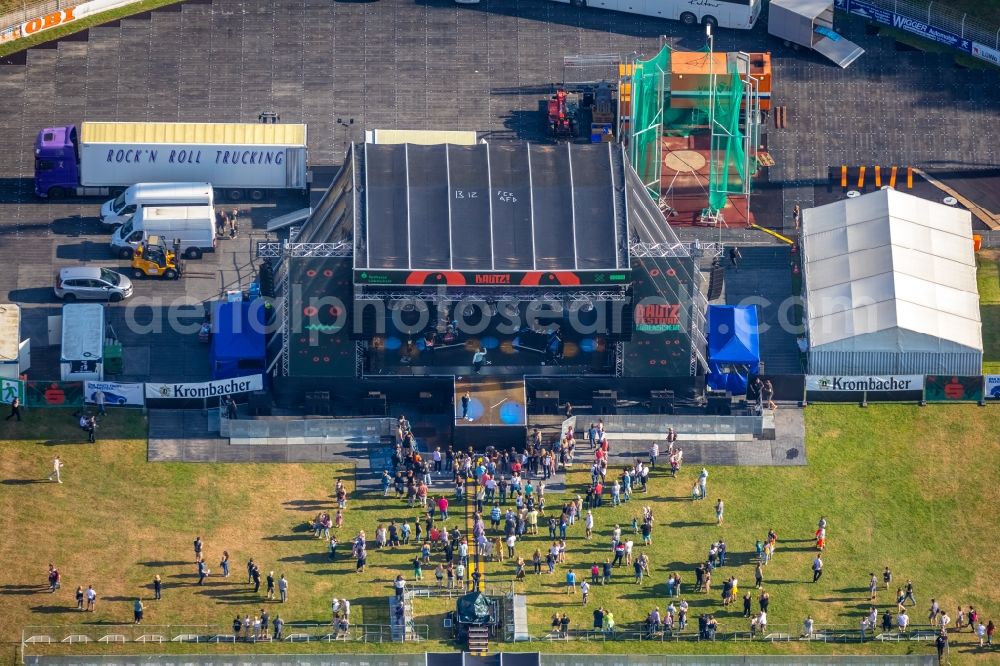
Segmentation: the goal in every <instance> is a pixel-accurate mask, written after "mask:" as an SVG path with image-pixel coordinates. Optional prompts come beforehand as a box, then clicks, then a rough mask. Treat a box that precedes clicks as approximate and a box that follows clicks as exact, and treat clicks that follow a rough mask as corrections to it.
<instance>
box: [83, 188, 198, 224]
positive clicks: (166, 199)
mask: <svg viewBox="0 0 1000 666" xmlns="http://www.w3.org/2000/svg"><path fill="white" fill-rule="evenodd" d="M214 205H215V196H214V194H213V192H212V185H211V183H136V184H135V185H133V186H132V187H130V188H128V189H127V190H125V191H124V192H122V193H121V194H119V195H118V196H117V197H115V198H114V199H111V200H110V201H106V202H104V205H103V206H101V222H102V223H103V224H106V225H108V226H116V225H119V224H125V223H126V222H128V221H129V220H130V219H132V216H133V215H134V214H135V212H136V211H137V210H139V209H140V208H146V207H150V206H158V207H164V206H214Z"/></svg>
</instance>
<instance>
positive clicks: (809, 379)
mask: <svg viewBox="0 0 1000 666" xmlns="http://www.w3.org/2000/svg"><path fill="white" fill-rule="evenodd" d="M923 388H924V377H923V375H806V390H807V391H857V392H861V391H869V392H878V391H921V390H923Z"/></svg>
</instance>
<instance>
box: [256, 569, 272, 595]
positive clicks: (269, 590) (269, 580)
mask: <svg viewBox="0 0 1000 666" xmlns="http://www.w3.org/2000/svg"><path fill="white" fill-rule="evenodd" d="M257 587H258V588H260V574H259V573H258V574H257ZM254 591H255V592H256V590H254ZM267 598H268V599H274V572H273V571H271V572H269V573H268V574H267Z"/></svg>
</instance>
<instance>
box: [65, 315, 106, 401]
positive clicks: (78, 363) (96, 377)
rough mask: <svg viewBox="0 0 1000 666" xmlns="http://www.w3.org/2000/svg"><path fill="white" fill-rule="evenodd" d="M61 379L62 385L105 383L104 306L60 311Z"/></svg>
mask: <svg viewBox="0 0 1000 666" xmlns="http://www.w3.org/2000/svg"><path fill="white" fill-rule="evenodd" d="M59 366H60V377H61V378H62V380H63V381H64V382H65V381H86V380H88V379H89V380H93V381H101V380H102V379H104V306H103V305H100V304H97V303H73V304H72V305H64V306H63V308H62V351H61V353H60V355H59Z"/></svg>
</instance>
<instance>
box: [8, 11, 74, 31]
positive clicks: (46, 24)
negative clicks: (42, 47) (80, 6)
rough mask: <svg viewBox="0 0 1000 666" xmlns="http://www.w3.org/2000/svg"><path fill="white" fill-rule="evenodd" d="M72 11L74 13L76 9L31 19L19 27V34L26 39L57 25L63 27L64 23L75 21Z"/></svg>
mask: <svg viewBox="0 0 1000 666" xmlns="http://www.w3.org/2000/svg"><path fill="white" fill-rule="evenodd" d="M74 11H76V7H70V8H69V9H63V10H60V11H58V12H52V13H51V14H49V15H47V16H42V17H39V18H33V19H31V20H30V21H26V22H25V23H24V24H23V25H22V26H21V34H22V35H23V36H25V37H27V36H29V35H33V34H35V33H36V32H41V31H42V30H48V29H49V28H54V27H56V26H57V25H63V24H64V23H70V22H71V21H75V20H76V17H75V16H74V15H73V12H74Z"/></svg>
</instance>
